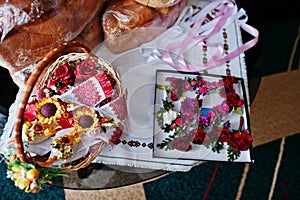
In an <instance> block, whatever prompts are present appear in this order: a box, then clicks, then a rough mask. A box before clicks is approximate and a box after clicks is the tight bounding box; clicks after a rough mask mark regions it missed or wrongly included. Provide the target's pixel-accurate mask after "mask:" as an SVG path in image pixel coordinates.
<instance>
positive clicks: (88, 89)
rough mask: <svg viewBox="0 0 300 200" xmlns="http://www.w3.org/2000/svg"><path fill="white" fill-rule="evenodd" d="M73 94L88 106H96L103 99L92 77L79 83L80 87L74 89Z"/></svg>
mask: <svg viewBox="0 0 300 200" xmlns="http://www.w3.org/2000/svg"><path fill="white" fill-rule="evenodd" d="M72 94H73V95H74V98H75V99H76V100H77V101H78V102H80V103H82V104H84V105H87V106H94V105H96V104H97V103H98V102H99V101H100V100H101V95H100V94H99V91H98V90H97V86H96V85H95V83H94V82H93V81H92V80H91V79H90V80H87V81H85V82H84V83H82V84H80V85H78V87H77V88H76V89H74V90H73V91H72Z"/></svg>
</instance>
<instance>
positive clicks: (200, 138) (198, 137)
mask: <svg viewBox="0 0 300 200" xmlns="http://www.w3.org/2000/svg"><path fill="white" fill-rule="evenodd" d="M193 134H194V137H193V143H194V144H203V142H204V140H206V141H207V140H208V136H207V134H206V132H205V131H204V130H203V129H200V128H199V129H195V130H193Z"/></svg>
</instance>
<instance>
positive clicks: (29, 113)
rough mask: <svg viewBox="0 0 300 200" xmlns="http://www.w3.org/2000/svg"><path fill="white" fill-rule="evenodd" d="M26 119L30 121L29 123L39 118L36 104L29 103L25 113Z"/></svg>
mask: <svg viewBox="0 0 300 200" xmlns="http://www.w3.org/2000/svg"><path fill="white" fill-rule="evenodd" d="M24 117H25V118H26V119H27V120H28V121H33V120H35V119H36V118H37V108H36V105H35V104H34V103H28V104H27V107H26V110H25V112H24Z"/></svg>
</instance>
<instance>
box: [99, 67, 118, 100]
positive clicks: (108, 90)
mask: <svg viewBox="0 0 300 200" xmlns="http://www.w3.org/2000/svg"><path fill="white" fill-rule="evenodd" d="M95 78H96V79H97V80H98V82H99V84H100V85H101V87H102V90H103V92H104V94H105V97H106V98H109V97H112V96H113V94H114V90H113V86H112V84H111V82H110V79H109V78H108V76H107V75H106V74H105V73H104V71H102V72H100V73H99V74H97V75H96V76H95Z"/></svg>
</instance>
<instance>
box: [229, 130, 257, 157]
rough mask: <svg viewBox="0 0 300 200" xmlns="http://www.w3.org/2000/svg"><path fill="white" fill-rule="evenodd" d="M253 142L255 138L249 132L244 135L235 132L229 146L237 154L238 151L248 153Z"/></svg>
mask: <svg viewBox="0 0 300 200" xmlns="http://www.w3.org/2000/svg"><path fill="white" fill-rule="evenodd" d="M252 142H253V138H252V136H251V135H249V133H248V132H247V131H244V132H242V133H239V132H234V133H233V138H232V139H231V140H230V141H228V145H229V146H231V147H233V148H234V150H235V151H236V152H238V151H246V150H247V149H249V148H250V146H251V144H252Z"/></svg>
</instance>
